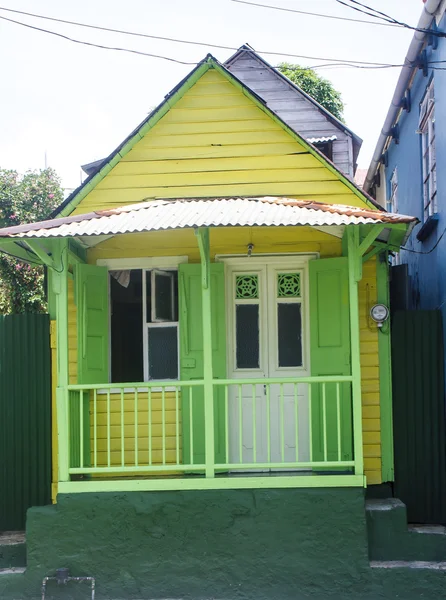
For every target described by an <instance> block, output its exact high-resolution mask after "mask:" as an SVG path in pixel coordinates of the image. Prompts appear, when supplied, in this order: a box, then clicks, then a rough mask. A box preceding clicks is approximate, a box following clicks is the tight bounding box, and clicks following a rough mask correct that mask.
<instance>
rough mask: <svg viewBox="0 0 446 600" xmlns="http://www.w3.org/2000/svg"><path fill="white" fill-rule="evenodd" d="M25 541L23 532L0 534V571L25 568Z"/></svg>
mask: <svg viewBox="0 0 446 600" xmlns="http://www.w3.org/2000/svg"><path fill="white" fill-rule="evenodd" d="M25 566H26V541H25V532H24V531H4V532H0V569H2V570H3V569H11V568H13V569H15V568H19V567H20V568H25Z"/></svg>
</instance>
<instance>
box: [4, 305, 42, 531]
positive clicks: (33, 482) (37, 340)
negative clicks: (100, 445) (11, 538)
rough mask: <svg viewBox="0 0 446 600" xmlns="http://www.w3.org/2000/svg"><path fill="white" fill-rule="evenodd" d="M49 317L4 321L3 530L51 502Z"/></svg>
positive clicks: (20, 525)
mask: <svg viewBox="0 0 446 600" xmlns="http://www.w3.org/2000/svg"><path fill="white" fill-rule="evenodd" d="M50 361H51V357H50V321H49V316H48V315H37V314H23V315H11V316H0V490H1V492H0V531H5V530H22V529H24V528H25V519H26V510H27V509H28V508H29V507H30V506H39V505H44V504H49V503H50V502H51V362H50Z"/></svg>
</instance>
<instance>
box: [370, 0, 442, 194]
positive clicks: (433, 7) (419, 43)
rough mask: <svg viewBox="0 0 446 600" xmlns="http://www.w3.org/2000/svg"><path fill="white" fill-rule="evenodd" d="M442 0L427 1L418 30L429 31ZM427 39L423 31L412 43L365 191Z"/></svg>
mask: <svg viewBox="0 0 446 600" xmlns="http://www.w3.org/2000/svg"><path fill="white" fill-rule="evenodd" d="M441 2H442V0H427V1H426V2H425V4H424V7H423V12H422V13H421V17H420V20H419V21H418V25H417V29H428V28H429V27H430V25H431V23H432V19H433V17H434V15H435V13H436V12H437V10H438V7H439V6H440V4H441ZM425 39H426V34H425V33H422V32H421V31H415V33H414V36H413V38H412V41H411V43H410V46H409V50H408V51H407V55H406V58H405V59H404V64H405V66H404V67H403V68H402V69H401V73H400V76H399V79H398V83H397V84H396V88H395V92H394V94H393V98H392V102H391V104H390V108H389V111H388V113H387V116H386V120H385V121H384V125H383V128H382V130H381V133H380V136H379V138H378V142H377V144H376V148H375V152H374V154H373V158H372V162H371V163H370V166H369V170H368V171H367V177H366V179H365V181H364V190H365V191H366V192H368V191H369V190H370V188H371V186H372V183H373V179H374V178H375V174H376V171H377V169H378V167H379V163H380V160H381V156H382V153H383V150H384V146H385V144H386V141H387V138H388V137H389V136H390V135H391V129H392V127H393V126H394V124H395V121H396V119H397V117H398V114H399V112H400V110H401V101H402V99H403V96H404V94H405V92H406V89H407V86H408V84H409V81H410V78H411V77H412V73H413V72H414V71H415V69H416V68H417V67H416V66H414V64H413V63H414V62H415V61H416V60H417V58H418V55H419V53H420V51H421V49H422V47H423V44H424V42H425Z"/></svg>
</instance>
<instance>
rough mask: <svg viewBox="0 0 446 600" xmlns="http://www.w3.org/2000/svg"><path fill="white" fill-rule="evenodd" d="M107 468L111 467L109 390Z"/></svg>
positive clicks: (108, 392)
mask: <svg viewBox="0 0 446 600" xmlns="http://www.w3.org/2000/svg"><path fill="white" fill-rule="evenodd" d="M107 466H108V467H109V466H110V390H107Z"/></svg>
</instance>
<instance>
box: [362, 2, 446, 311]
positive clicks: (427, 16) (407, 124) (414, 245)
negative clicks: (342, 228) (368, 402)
mask: <svg viewBox="0 0 446 600" xmlns="http://www.w3.org/2000/svg"><path fill="white" fill-rule="evenodd" d="M445 6H446V3H445V2H441V0H428V2H426V3H425V5H424V8H423V16H422V18H421V19H420V22H423V25H424V27H423V28H426V29H428V30H429V33H425V34H423V33H420V32H416V33H415V35H414V38H413V41H412V43H411V45H410V47H409V51H408V53H407V56H406V61H405V63H406V64H407V65H408V66H407V67H405V68H403V70H402V72H401V76H400V78H399V80H398V84H397V87H396V90H395V93H394V96H393V99H392V104H391V106H390V109H389V112H388V115H387V118H386V122H385V124H384V127H383V132H384V133H382V134H381V135H380V138H379V140H378V144H377V146H376V150H375V154H374V157H373V161H372V163H371V165H370V168H369V170H368V173H367V178H366V181H365V184H364V189H365V190H366V191H368V192H370V193H371V194H372V195H374V196H375V197H376V199H377V200H378V201H379V203H380V204H381V205H382V206H383V207H387V208H388V209H389V210H392V211H393V212H399V213H402V214H410V215H414V216H416V217H418V219H419V220H420V223H419V224H418V225H417V226H416V228H415V229H414V231H413V233H412V235H411V237H410V238H409V240H408V242H407V243H406V246H405V247H406V248H407V251H404V250H402V251H401V252H400V253H399V255H398V256H396V257H395V258H394V259H393V261H394V264H407V268H408V275H409V279H408V292H409V293H408V306H406V308H409V309H427V310H433V309H441V311H442V315H443V322H446V235H445V236H443V237H442V235H443V232H444V230H445V227H446V169H445V168H444V165H446V70H445V69H446V38H445V37H440V36H438V35H437V33H439V32H445V31H446V18H445ZM423 17H424V20H423ZM442 61H444V62H442Z"/></svg>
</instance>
